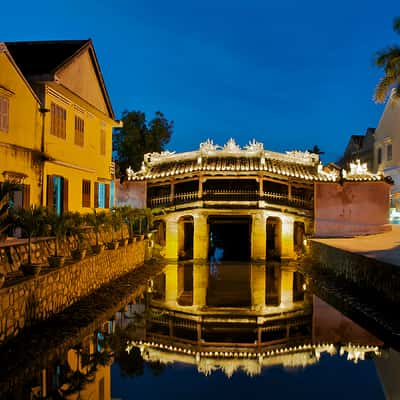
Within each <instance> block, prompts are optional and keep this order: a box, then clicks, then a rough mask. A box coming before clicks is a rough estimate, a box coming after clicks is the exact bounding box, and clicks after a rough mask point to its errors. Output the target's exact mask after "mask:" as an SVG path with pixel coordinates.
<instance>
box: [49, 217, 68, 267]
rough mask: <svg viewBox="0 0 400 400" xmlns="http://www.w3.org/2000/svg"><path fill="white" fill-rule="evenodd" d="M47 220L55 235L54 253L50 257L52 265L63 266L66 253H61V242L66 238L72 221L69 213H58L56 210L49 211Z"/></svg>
mask: <svg viewBox="0 0 400 400" xmlns="http://www.w3.org/2000/svg"><path fill="white" fill-rule="evenodd" d="M46 222H47V223H48V224H49V226H50V228H51V234H52V235H54V237H55V246H54V255H52V256H50V257H48V261H49V264H50V266H51V267H62V266H63V265H64V262H65V255H60V245H61V242H62V241H64V242H65V239H66V236H67V232H68V229H69V227H70V225H71V223H72V221H71V218H70V215H69V213H64V214H57V213H56V212H55V211H49V212H48V213H47V218H46Z"/></svg>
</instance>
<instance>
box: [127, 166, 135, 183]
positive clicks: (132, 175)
mask: <svg viewBox="0 0 400 400" xmlns="http://www.w3.org/2000/svg"><path fill="white" fill-rule="evenodd" d="M126 176H127V177H128V181H130V180H132V179H133V178H134V176H135V173H134V171H133V169H132V168H131V166H129V167H128V168H127V169H126Z"/></svg>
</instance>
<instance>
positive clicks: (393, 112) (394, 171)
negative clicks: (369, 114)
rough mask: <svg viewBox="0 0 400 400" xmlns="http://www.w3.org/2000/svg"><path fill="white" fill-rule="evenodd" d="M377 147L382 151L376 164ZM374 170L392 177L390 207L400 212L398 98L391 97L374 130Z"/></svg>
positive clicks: (399, 124)
mask: <svg viewBox="0 0 400 400" xmlns="http://www.w3.org/2000/svg"><path fill="white" fill-rule="evenodd" d="M390 145H391V148H392V159H391V160H389V159H388V157H387V147H388V146H390ZM378 149H381V151H382V162H381V163H380V164H378V156H377V155H378V151H379V150H378ZM374 155H375V157H374V159H375V164H374V167H375V170H379V171H383V173H384V174H385V176H390V177H392V179H393V181H394V185H393V186H392V190H391V193H392V201H391V207H392V208H395V209H397V211H398V212H400V100H399V99H394V98H393V97H391V98H390V99H389V101H388V102H387V104H386V107H385V110H384V112H383V114H382V117H381V120H380V121H379V124H378V127H377V128H376V131H375V144H374Z"/></svg>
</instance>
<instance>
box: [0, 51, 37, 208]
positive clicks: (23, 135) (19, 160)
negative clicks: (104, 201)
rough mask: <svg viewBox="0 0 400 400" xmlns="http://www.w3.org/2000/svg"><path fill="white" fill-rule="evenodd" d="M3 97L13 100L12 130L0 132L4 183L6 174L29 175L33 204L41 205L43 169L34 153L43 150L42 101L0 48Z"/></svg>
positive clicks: (0, 167)
mask: <svg viewBox="0 0 400 400" xmlns="http://www.w3.org/2000/svg"><path fill="white" fill-rule="evenodd" d="M0 71H1V74H0V95H1V96H4V97H7V98H8V99H9V129H8V132H3V131H0V181H4V179H5V178H4V175H3V172H4V171H13V172H17V173H20V174H26V175H27V178H26V179H25V180H24V181H23V183H24V184H29V185H30V190H31V193H30V202H31V204H32V203H33V204H39V202H40V191H41V188H40V186H39V178H40V168H39V166H36V167H35V166H33V163H32V154H31V150H32V149H35V150H40V143H41V114H40V112H39V108H40V105H39V102H38V100H37V98H36V97H35V96H34V94H33V93H32V91H31V89H30V88H29V86H28V85H27V83H26V82H25V81H24V79H23V78H22V76H21V75H20V73H19V71H18V69H17V68H16V67H15V65H14V64H13V62H12V60H11V58H10V57H9V56H8V54H7V53H6V52H4V51H2V50H1V49H0Z"/></svg>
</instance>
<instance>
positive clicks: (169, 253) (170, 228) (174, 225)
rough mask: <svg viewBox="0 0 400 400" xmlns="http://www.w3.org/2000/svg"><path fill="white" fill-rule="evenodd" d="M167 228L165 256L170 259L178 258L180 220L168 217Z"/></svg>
mask: <svg viewBox="0 0 400 400" xmlns="http://www.w3.org/2000/svg"><path fill="white" fill-rule="evenodd" d="M165 222H166V229H165V242H166V243H165V246H166V247H165V258H166V259H168V260H177V259H178V221H177V219H176V218H167V219H166V221H165Z"/></svg>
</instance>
